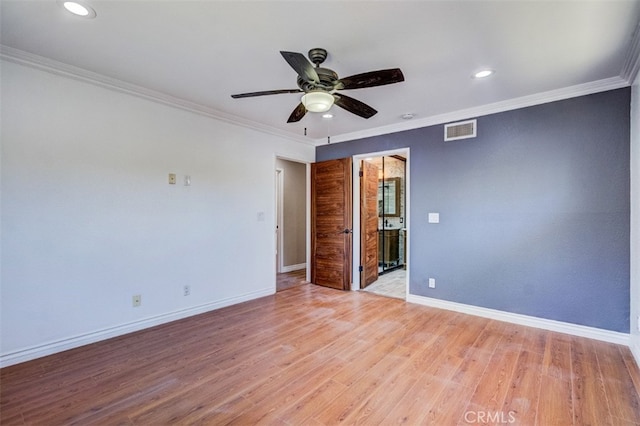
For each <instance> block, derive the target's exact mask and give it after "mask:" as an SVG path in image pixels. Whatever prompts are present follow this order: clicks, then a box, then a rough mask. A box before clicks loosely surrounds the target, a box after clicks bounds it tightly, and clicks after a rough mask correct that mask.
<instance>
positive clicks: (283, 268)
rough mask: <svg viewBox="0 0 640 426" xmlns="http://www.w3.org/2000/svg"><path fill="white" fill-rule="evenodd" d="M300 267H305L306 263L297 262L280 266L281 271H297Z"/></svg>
mask: <svg viewBox="0 0 640 426" xmlns="http://www.w3.org/2000/svg"><path fill="white" fill-rule="evenodd" d="M300 269H307V264H306V263H298V264H297V265H289V266H283V267H282V272H283V273H284V272H293V271H298V270H300Z"/></svg>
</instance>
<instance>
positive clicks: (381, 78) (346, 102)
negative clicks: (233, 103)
mask: <svg viewBox="0 0 640 426" xmlns="http://www.w3.org/2000/svg"><path fill="white" fill-rule="evenodd" d="M280 54H281V55H282V57H283V58H284V59H285V60H286V61H287V63H288V64H289V65H291V68H293V69H294V70H295V72H297V73H298V79H297V83H298V89H282V90H266V91H263V92H250V93H240V94H237V95H231V97H232V98H234V99H238V98H250V97H254V96H265V95H278V94H282V93H304V95H303V96H302V99H301V101H300V104H299V105H298V106H297V107H296V108H295V109H294V110H293V112H292V113H291V115H290V116H289V119H288V120H287V123H294V122H296V121H300V120H301V119H302V117H304V115H305V114H306V113H307V111H311V112H325V111H328V110H329V109H330V108H331V106H332V105H333V104H336V105H338V106H339V107H341V108H343V109H345V110H347V111H349V112H351V113H353V114H355V115H358V116H360V117H363V118H371V117H373V116H374V115H375V114H376V113H377V112H378V111H376V110H375V109H373V108H372V107H370V106H369V105H367V104H365V103H364V102H361V101H359V100H357V99H354V98H351V97H349V96H347V95H343V94H342V93H337V92H336V91H337V90H351V89H363V88H365V87H375V86H383V85H385V84H393V83H399V82H401V81H404V76H403V75H402V71H400V69H399V68H392V69H387V70H379V71H370V72H365V73H362V74H356V75H352V76H350V77H345V78H338V74H336V72H335V71H333V70H330V69H329V68H322V67H320V64H322V63H323V62H324V60H325V59H326V58H327V51H326V50H325V49H321V48H315V49H311V50H309V54H308V56H309V59H310V60H311V62H313V64H315V68H314V67H313V65H311V62H309V61H308V60H307V58H305V57H304V55H303V54H302V53H297V52H283V51H281V52H280Z"/></svg>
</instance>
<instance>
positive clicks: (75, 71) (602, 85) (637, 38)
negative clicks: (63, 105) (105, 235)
mask: <svg viewBox="0 0 640 426" xmlns="http://www.w3.org/2000/svg"><path fill="white" fill-rule="evenodd" d="M634 34H635V35H634V40H633V42H632V43H631V46H630V53H629V55H627V58H628V59H627V61H626V62H625V65H624V67H623V71H622V72H621V75H620V76H619V77H612V78H607V79H603V80H597V81H593V82H589V83H585V84H579V85H575V86H570V87H565V88H561V89H557V90H551V91H547V92H542V93H536V94H533V95H529V96H523V97H519V98H514V99H509V100H506V101H500V102H496V103H492V104H487V105H482V106H478V107H473V108H467V109H463V110H458V111H453V112H449V113H445V114H439V115H434V116H430V117H425V118H422V119H414V120H411V121H406V122H402V123H395V124H391V125H388V126H381V127H376V128H374V129H366V130H362V131H357V132H352V133H345V134H342V135H335V136H331V143H338V142H347V141H352V140H356V139H363V138H367V137H374V136H380V135H385V134H390V133H396V132H402V131H406V130H413V129H418V128H421V127H428V126H434V125H438V124H444V123H449V122H452V121H458V120H463V119H468V118H472V117H481V116H484V115H489V114H495V113H499V112H505V111H510V110H514V109H520V108H526V107H529V106H534V105H540V104H544V103H548V102H554V101H559V100H563V99H569V98H573V97H578V96H584V95H589V94H593V93H598V92H604V91H607V90H614V89H619V88H621V87H627V86H629V85H630V84H631V83H632V82H633V80H634V79H635V77H636V75H637V74H638V71H639V70H640V25H639V26H638V29H637V30H636V31H635V33H634ZM0 59H3V60H7V61H9V62H14V63H17V64H20V65H25V66H29V67H32V68H36V69H39V70H42V71H46V72H49V73H52V74H56V75H60V76H63V77H67V78H71V79H74V80H77V81H82V82H85V83H89V84H93V85H96V86H99V87H103V88H106V89H110V90H114V91H117V92H120V93H125V94H128V95H132V96H136V97H138V98H142V99H146V100H149V101H152V102H156V103H160V104H163V105H167V106H170V107H174V108H178V109H181V110H184V111H189V112H191V113H195V114H199V115H202V116H205V117H209V118H213V119H215V120H219V121H223V122H226V123H230V124H234V125H237V126H240V127H244V128H248V129H252V130H255V131H258V132H262V133H266V134H270V135H273V136H277V137H282V138H286V139H289V140H292V141H295V142H299V143H303V144H306V145H312V146H318V145H322V144H325V143H326V139H325V138H320V139H311V138H303V137H300V136H296V135H293V134H291V133H288V132H284V131H281V130H280V129H277V128H275V127H271V126H267V125H263V124H259V123H255V122H253V121H250V120H245V119H242V118H240V117H237V116H234V115H231V114H227V113H225V112H222V111H219V110H216V109H213V108H210V107H206V106H204V105H201V104H198V103H195V102H191V101H187V100H185V99H181V98H178V97H175V96H171V95H168V94H165V93H162V92H158V91H155V90H151V89H147V88H145V87H142V86H138V85H135V84H131V83H127V82H124V81H122V80H118V79H116V78H112V77H108V76H105V75H103V74H99V73H96V72H93V71H89V70H86V69H83V68H79V67H75V66H73V65H68V64H65V63H63V62H59V61H55V60H53V59H49V58H45V57H43V56H39V55H35V54H32V53H28V52H25V51H23V50H19V49H15V48H12V47H9V46H5V45H1V44H0Z"/></svg>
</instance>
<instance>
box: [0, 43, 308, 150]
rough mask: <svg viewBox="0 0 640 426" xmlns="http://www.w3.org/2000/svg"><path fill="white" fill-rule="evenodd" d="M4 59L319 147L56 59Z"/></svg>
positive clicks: (7, 51) (10, 52)
mask: <svg viewBox="0 0 640 426" xmlns="http://www.w3.org/2000/svg"><path fill="white" fill-rule="evenodd" d="M0 59H3V60H6V61H9V62H13V63H16V64H19V65H25V66H28V67H31V68H36V69H39V70H41V71H46V72H48V73H51V74H55V75H59V76H62V77H67V78H71V79H73V80H77V81H81V82H84V83H89V84H92V85H95V86H99V87H103V88H106V89H109V90H113V91H116V92H120V93H125V94H127V95H131V96H136V97H138V98H142V99H145V100H149V101H152V102H156V103H159V104H163V105H167V106H170V107H173V108H178V109H181V110H184V111H188V112H191V113H194V114H199V115H202V116H205V117H209V118H213V119H215V120H219V121H223V122H225V123H229V124H234V125H237V126H240V127H245V128H248V129H251V130H256V131H258V132H262V133H267V134H270V135H273V136H278V137H281V138H286V139H290V140H293V141H295V142H300V143H304V144H307V145H315V142H314V140H313V139H310V138H301V137H297V136H295V135H292V134H291V133H287V132H283V131H281V130H279V129H276V128H274V127H270V126H266V125H263V124H258V123H255V122H253V121H250V120H244V119H242V118H239V117H237V116H234V115H231V114H227V113H224V112H222V111H219V110H216V109H213V108H210V107H206V106H204V105H201V104H198V103H195V102H191V101H188V100H186V99H182V98H178V97H175V96H171V95H168V94H166V93H162V92H158V91H155V90H151V89H148V88H145V87H142V86H138V85H136V84H131V83H127V82H125V81H122V80H118V79H116V78H112V77H108V76H105V75H103V74H99V73H96V72H93V71H89V70H86V69H84V68H79V67H76V66H73V65H69V64H65V63H63V62H59V61H55V60H53V59H49V58H45V57H43V56H39V55H35V54H33V53H29V52H25V51H23V50H19V49H15V48H13V47H9V46H5V45H0Z"/></svg>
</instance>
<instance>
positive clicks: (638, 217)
mask: <svg viewBox="0 0 640 426" xmlns="http://www.w3.org/2000/svg"><path fill="white" fill-rule="evenodd" d="M630 296H631V315H630V316H631V327H630V330H631V351H632V352H633V355H634V357H635V359H636V362H637V363H638V364H639V365H640V332H639V331H638V315H640V74H638V76H637V77H636V80H635V82H634V84H633V87H632V91H631V295H630Z"/></svg>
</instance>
